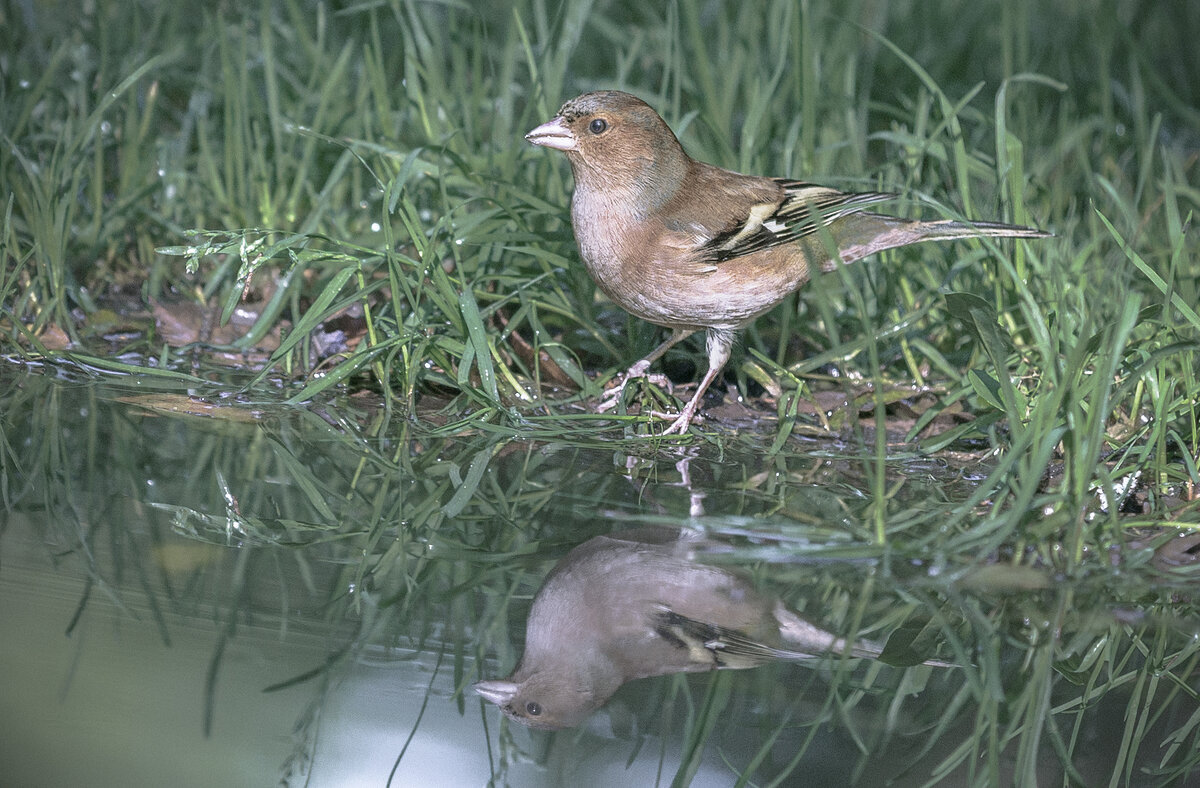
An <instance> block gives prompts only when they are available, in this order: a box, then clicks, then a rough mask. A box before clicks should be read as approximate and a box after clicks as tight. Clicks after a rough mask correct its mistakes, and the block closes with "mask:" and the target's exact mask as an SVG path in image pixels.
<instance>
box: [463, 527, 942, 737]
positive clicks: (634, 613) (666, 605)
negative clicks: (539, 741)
mask: <svg viewBox="0 0 1200 788" xmlns="http://www.w3.org/2000/svg"><path fill="white" fill-rule="evenodd" d="M711 544H713V542H712V540H708V539H705V538H704V537H702V536H699V535H698V534H695V533H693V532H690V531H687V530H685V529H680V528H672V527H666V526H659V527H643V528H633V529H629V530H626V531H619V532H616V533H613V534H608V535H603V536H596V537H593V538H591V539H589V540H587V541H586V542H584V543H583V544H581V545H579V546H578V547H576V548H575V549H574V550H572V551H570V552H569V553H567V555H566V556H565V557H564V558H563V559H562V560H561V561H559V562H558V563H557V564H556V565H555V567H554V569H552V570H551V572H550V574H549V575H547V577H546V580H545V581H544V582H543V584H542V587H541V588H540V589H538V592H537V594H536V595H535V596H534V600H533V605H532V606H531V607H530V610H529V618H528V620H527V621H526V626H525V651H524V653H523V654H522V655H521V659H520V660H519V662H518V663H517V666H516V668H515V669H514V670H513V671H512V673H511V674H510V675H509V676H508V677H507V678H504V679H491V680H484V681H479V682H476V683H475V684H474V685H473V688H474V690H475V691H476V692H477V693H478V694H479V695H480V696H482V697H483V698H484V699H485V700H487V701H489V702H491V703H494V704H495V705H497V706H498V707H499V708H500V710H501V712H502V713H503V714H504V715H505V716H506V717H508V718H509V719H511V720H513V721H515V722H519V723H521V724H523V725H527V726H529V727H531V728H538V729H543V730H556V729H561V728H567V727H574V726H576V725H579V724H580V723H582V722H584V721H585V720H586V719H587V718H588V717H589V716H590V715H591V714H592V713H593V712H594V711H596V710H597V709H599V708H600V707H601V706H603V705H604V703H605V702H606V701H608V699H609V698H610V697H611V696H612V695H613V693H614V692H616V691H617V689H618V688H620V687H621V685H623V684H624V683H625V682H627V681H632V680H634V679H640V678H647V677H650V676H661V675H665V674H668V673H694V672H703V671H710V670H718V669H745V668H753V667H757V666H759V665H762V664H765V663H767V662H772V661H780V660H785V661H802V660H812V659H814V658H817V657H819V656H820V655H822V654H827V653H828V654H834V655H845V656H850V657H863V658H877V657H879V656H880V655H881V654H882V651H883V650H882V647H881V646H878V645H876V644H874V643H871V642H870V641H865V640H860V641H857V642H852V643H851V642H847V641H846V640H845V639H844V638H840V637H838V636H836V635H834V634H833V633H831V632H827V631H825V630H823V629H820V628H819V627H817V626H815V625H814V624H812V623H810V622H808V621H806V620H804V619H803V618H801V617H800V616H799V615H797V614H796V613H795V612H793V611H792V610H790V609H789V608H788V607H787V606H785V605H784V603H783V602H782V601H781V600H780V599H779V598H778V597H776V596H772V595H770V594H768V593H764V592H762V591H759V590H758V589H757V588H756V587H755V586H754V585H753V584H752V583H751V582H750V581H749V580H747V579H746V578H745V577H743V576H742V575H740V574H737V573H735V572H733V571H730V570H729V569H726V568H723V567H719V566H714V565H711V564H705V563H702V562H700V561H697V560H695V558H694V555H695V553H697V552H699V551H702V550H703V549H705V548H706V546H710V545H711ZM924 664H927V665H932V666H940V667H951V664H950V663H946V662H939V661H936V660H929V661H927V662H925V663H924Z"/></svg>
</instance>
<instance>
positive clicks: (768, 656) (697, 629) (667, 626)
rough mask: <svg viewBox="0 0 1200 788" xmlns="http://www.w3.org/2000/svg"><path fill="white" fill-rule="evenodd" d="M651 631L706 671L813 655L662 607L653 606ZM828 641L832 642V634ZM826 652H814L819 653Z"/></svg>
mask: <svg viewBox="0 0 1200 788" xmlns="http://www.w3.org/2000/svg"><path fill="white" fill-rule="evenodd" d="M655 608H656V609H655V612H654V630H655V632H656V633H657V634H658V635H659V636H660V637H662V638H663V639H664V640H667V641H669V642H671V643H672V644H674V645H675V646H676V647H677V648H683V649H687V651H688V654H689V661H690V662H691V663H692V664H693V665H694V666H695V667H696V669H698V670H703V669H705V668H708V669H713V668H753V667H755V666H757V665H761V664H763V663H765V662H770V661H772V660H799V659H811V658H812V657H813V654H809V653H805V652H800V651H791V650H788V649H781V648H775V647H774V646H770V645H767V644H766V643H762V642H760V641H757V640H755V639H754V638H752V637H750V636H748V635H747V634H746V633H745V632H742V631H740V630H736V629H729V628H727V627H723V626H720V625H718V624H713V623H709V622H706V621H697V620H696V619H694V618H688V617H687V616H683V615H680V614H679V613H676V612H675V611H673V610H671V609H670V608H668V607H666V606H665V605H656V606H655ZM829 641H830V642H833V641H834V638H833V636H832V635H830V636H829ZM825 650H826V649H817V650H815V653H817V654H819V653H821V652H823V651H825Z"/></svg>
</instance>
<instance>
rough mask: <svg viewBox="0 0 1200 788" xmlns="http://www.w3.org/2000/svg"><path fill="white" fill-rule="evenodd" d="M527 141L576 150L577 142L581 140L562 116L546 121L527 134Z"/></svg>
mask: <svg viewBox="0 0 1200 788" xmlns="http://www.w3.org/2000/svg"><path fill="white" fill-rule="evenodd" d="M525 141H526V142H531V143H533V144H534V145H544V146H545V147H547V148H554V149H555V150H575V149H576V144H577V143H578V142H579V140H577V139H575V135H574V134H572V133H571V130H570V129H569V128H567V122H566V121H565V120H563V119H562V118H555V119H554V120H549V121H546V122H545V123H543V124H542V125H540V126H538V127H537V128H536V129H534V130H533V131H531V132H529V133H528V134H526V135H525Z"/></svg>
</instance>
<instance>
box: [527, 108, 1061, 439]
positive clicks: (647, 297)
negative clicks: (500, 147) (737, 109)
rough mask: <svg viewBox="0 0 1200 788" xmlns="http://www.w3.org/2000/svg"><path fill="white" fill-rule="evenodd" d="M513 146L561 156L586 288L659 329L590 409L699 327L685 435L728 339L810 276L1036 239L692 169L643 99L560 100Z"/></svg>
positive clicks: (824, 191)
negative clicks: (921, 250)
mask: <svg viewBox="0 0 1200 788" xmlns="http://www.w3.org/2000/svg"><path fill="white" fill-rule="evenodd" d="M525 139H526V140H527V141H528V142H530V143H532V144H533V145H540V146H543V147H546V148H551V149H554V150H558V151H562V152H563V153H565V154H566V157H567V161H568V162H569V163H570V165H571V173H572V175H573V177H574V182H575V184H574V191H573V194H572V197H571V224H572V227H573V229H574V233H575V240H576V243H577V244H578V247H579V253H580V256H581V257H582V259H583V263H584V266H585V267H586V268H587V271H588V273H589V274H590V275H591V277H592V279H593V280H594V281H595V282H596V285H597V286H598V287H599V288H600V290H602V291H603V292H604V293H605V294H606V295H607V296H608V297H609V298H610V299H611V300H612V301H613V302H615V303H616V304H617V305H618V306H620V307H621V308H622V309H624V310H625V311H627V312H629V313H630V314H633V315H635V316H636V317H639V318H641V319H642V320H646V321H649V322H650V323H653V324H655V325H658V326H663V327H666V328H669V329H670V330H671V334H670V336H669V337H667V339H666V340H665V341H663V342H662V343H661V344H660V345H658V347H656V348H655V349H654V350H652V351H651V352H650V353H649V354H648V355H647V356H645V357H644V358H642V359H641V360H639V361H638V362H637V363H635V364H633V365H632V366H631V367H629V369H628V370H627V371H626V372H625V373H624V374H623V375H620V376H618V377H617V384H616V386H615V387H613V388H611V389H610V390H609V392H608V393H607V394H606V399H605V401H604V402H602V403H601V406H600V408H599V409H600V410H605V409H607V408H609V407H611V406H612V405H614V404H615V403H616V401H617V400H618V399H619V398H620V396H621V393H622V391H623V390H624V388H625V386H626V384H627V383H629V381H631V380H633V379H635V378H638V377H644V376H646V373H647V370H649V368H650V365H651V364H652V363H654V362H655V361H657V360H658V359H659V358H661V357H662V356H663V355H664V354H665V353H666V352H667V351H668V350H669V349H670V348H672V347H674V346H675V345H676V344H678V343H679V342H681V341H683V340H684V339H686V338H687V337H689V336H691V335H692V334H693V333H695V332H697V331H700V330H704V331H705V332H706V351H707V356H708V370H707V371H706V372H705V374H704V376H703V377H702V378H701V380H700V384H699V386H698V387H697V389H696V392H695V394H694V395H692V398H691V399H690V400H689V401H688V402H687V404H686V405H684V406H683V408H682V410H681V411H680V412H679V414H678V416H677V417H676V418H675V420H674V421H673V422H672V423H671V424H670V426H668V427H667V429H666V430H665V431H664V432H663V434H664V435H670V434H683V433H685V432H687V430H688V427H689V426H690V425H691V423H692V420H693V419H694V418H695V416H696V412H697V410H698V408H699V407H700V402H701V398H702V397H703V396H704V393H705V391H706V390H707V389H708V387H709V386H710V385H711V384H712V382H713V381H714V380H715V379H716V377H717V375H719V374H720V372H721V370H722V368H724V366H725V364H726V362H728V361H729V358H730V355H731V353H732V349H733V343H734V340H735V338H736V336H737V332H738V331H739V330H740V329H742V328H744V327H746V326H747V325H749V324H750V323H751V322H752V321H753V320H754V319H755V318H757V317H759V316H760V315H762V314H763V313H764V312H767V311H768V310H770V309H771V308H772V307H774V306H775V305H776V304H778V303H779V302H781V301H782V300H783V299H784V298H785V297H787V296H788V294H790V293H792V292H795V291H796V290H798V289H800V288H801V287H803V286H804V284H805V283H807V282H808V280H809V278H810V277H811V276H812V275H813V273H814V272H817V271H823V272H829V271H832V270H834V268H835V267H836V265H837V264H838V262H839V261H840V262H842V263H850V262H853V261H855V260H859V259H861V258H863V257H867V256H868V255H871V254H874V253H875V252H879V251H882V250H884V249H892V248H895V247H899V246H907V245H909V244H915V243H923V242H926V241H944V240H950V239H955V238H971V237H981V236H996V237H1001V236H1007V237H1014V238H1044V237H1047V236H1048V235H1049V234H1048V233H1046V232H1044V231H1042V230H1039V229H1037V228H1033V227H1021V226H1017V225H1012V224H1003V223H999V222H958V221H953V220H936V221H919V220H913V219H904V218H900V217H896V216H888V215H885V214H879V213H871V212H869V211H865V210H863V208H864V207H865V206H868V205H871V204H873V203H877V202H881V201H884V200H890V199H895V197H896V195H894V194H888V193H884V192H843V191H839V190H837V189H834V188H830V187H827V186H821V185H818V184H815V183H809V182H806V181H800V180H792V179H788V178H773V177H766V176H758V175H744V174H742V173H738V172H734V171H732V170H727V169H722V168H720V167H716V166H714V165H711V164H706V163H704V162H701V161H697V160H696V159H693V158H691V157H690V156H689V155H688V154H687V153H686V152H685V151H684V149H683V146H682V145H681V144H680V143H679V140H678V139H677V138H676V136H675V134H674V133H673V132H672V131H671V128H670V127H669V126H668V125H667V123H666V122H665V121H664V120H663V119H662V118H661V117H660V116H659V115H658V113H657V112H655V111H654V109H653V108H651V106H650V105H649V104H647V103H646V102H644V101H642V100H641V99H639V98H637V97H636V96H633V95H631V94H629V93H625V92H622V91H617V90H603V91H595V92H591V93H584V94H583V95H581V96H577V97H575V98H573V99H571V100H570V101H567V102H566V103H565V104H563V105H562V107H561V108H560V109H559V111H558V114H557V115H556V116H555V117H554V118H553V119H551V120H549V121H547V122H546V123H543V124H541V125H540V126H538V127H537V128H535V129H533V130H532V131H530V132H529V133H528V134H526V135H525Z"/></svg>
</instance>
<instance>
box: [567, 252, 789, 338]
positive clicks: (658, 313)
mask: <svg viewBox="0 0 1200 788" xmlns="http://www.w3.org/2000/svg"><path fill="white" fill-rule="evenodd" d="M630 269H631V267H629V266H611V267H602V268H598V267H594V266H592V265H589V266H588V271H589V273H591V275H592V278H593V279H594V280H595V281H596V284H597V285H599V286H600V289H601V290H603V291H604V293H605V294H606V295H607V296H608V297H609V298H611V299H612V300H613V301H614V302H615V303H616V304H617V305H618V306H620V307H621V308H622V309H624V310H625V311H627V312H629V313H631V314H633V315H635V316H637V317H640V318H642V319H643V320H646V321H649V322H651V323H655V324H657V325H660V326H668V327H671V328H684V327H690V328H696V329H701V328H724V329H737V328H741V327H743V326H745V325H746V324H748V323H750V322H751V321H752V320H754V318H756V317H758V316H759V315H761V314H763V313H764V312H766V311H767V310H769V309H771V308H772V307H773V306H775V305H776V304H778V303H779V302H780V301H782V300H783V299H784V298H785V297H786V296H787V295H788V294H789V293H791V292H792V291H794V290H795V289H796V288H797V287H799V286H800V284H802V282H803V280H801V281H794V279H795V278H794V277H788V276H787V275H786V273H787V272H785V271H767V272H756V274H757V275H754V276H749V277H747V276H737V275H736V273H737V272H736V271H734V270H732V266H727V267H717V268H715V270H710V271H706V272H703V273H697V272H694V271H688V272H684V273H681V272H679V271H672V270H670V269H668V268H666V267H665V266H661V265H660V266H637V270H630Z"/></svg>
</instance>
